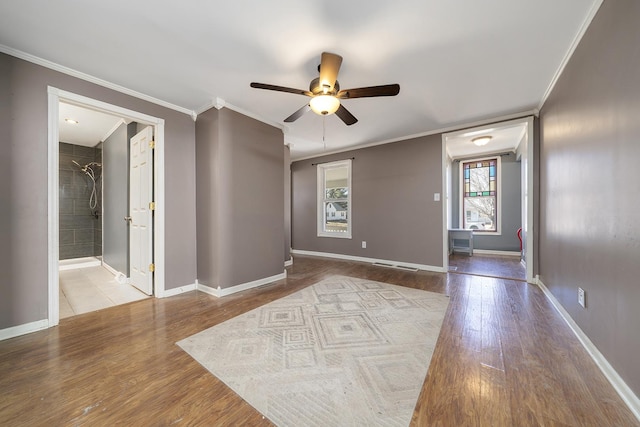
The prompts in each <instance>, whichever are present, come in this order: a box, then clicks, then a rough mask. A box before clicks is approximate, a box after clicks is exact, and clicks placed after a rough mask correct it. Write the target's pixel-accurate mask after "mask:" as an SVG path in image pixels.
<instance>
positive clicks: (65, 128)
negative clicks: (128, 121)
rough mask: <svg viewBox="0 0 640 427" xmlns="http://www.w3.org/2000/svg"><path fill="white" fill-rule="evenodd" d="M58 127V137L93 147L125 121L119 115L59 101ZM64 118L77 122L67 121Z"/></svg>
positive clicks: (62, 140) (61, 139) (64, 140)
mask: <svg viewBox="0 0 640 427" xmlns="http://www.w3.org/2000/svg"><path fill="white" fill-rule="evenodd" d="M59 108H60V114H59V120H58V127H59V129H60V133H59V139H60V141H61V142H67V143H69V144H76V145H84V146H85V147H95V146H96V145H98V144H99V143H100V142H103V141H104V140H105V139H107V138H108V137H109V135H111V133H112V132H113V131H115V130H116V129H117V128H118V126H120V125H121V124H122V123H125V121H124V120H123V119H121V118H119V117H116V116H112V115H109V114H105V113H101V112H98V111H93V110H89V109H87V108H82V107H78V106H75V105H71V104H65V103H62V102H61V103H60V106H59ZM66 119H71V120H75V121H77V122H78V123H69V122H67V121H66Z"/></svg>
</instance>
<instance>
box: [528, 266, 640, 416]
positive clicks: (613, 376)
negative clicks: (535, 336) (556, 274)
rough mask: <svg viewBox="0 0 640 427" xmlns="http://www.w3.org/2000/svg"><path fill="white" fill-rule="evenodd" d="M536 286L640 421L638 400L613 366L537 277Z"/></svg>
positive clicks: (639, 403) (639, 400)
mask: <svg viewBox="0 0 640 427" xmlns="http://www.w3.org/2000/svg"><path fill="white" fill-rule="evenodd" d="M536 282H537V285H538V286H539V287H540V289H542V292H544V294H545V295H546V297H547V298H548V299H549V301H551V304H553V306H554V307H555V308H556V310H557V311H558V313H559V314H560V316H561V317H562V318H563V319H564V321H565V322H567V325H569V328H571V330H572V331H573V333H574V334H575V335H576V337H577V338H578V340H579V341H580V343H581V344H582V346H583V347H584V348H585V350H587V353H589V356H591V358H592V359H593V361H594V362H595V363H596V365H598V368H600V370H601V371H602V373H603V374H604V376H605V377H607V379H608V380H609V382H610V383H611V385H612V386H613V388H614V389H615V390H616V391H617V392H618V394H619V395H620V397H621V398H622V400H623V401H624V403H626V404H627V406H628V407H629V409H630V410H631V412H633V415H635V416H636V418H637V419H638V420H639V421H640V399H638V397H637V396H636V395H635V394H634V393H633V391H632V390H631V389H630V388H629V386H628V385H627V384H626V383H625V382H624V380H623V379H622V378H621V377H620V375H618V373H617V372H616V370H615V369H613V366H611V364H610V363H609V362H608V361H607V359H606V358H605V357H604V356H603V355H602V353H600V350H598V348H597V347H596V346H595V345H594V344H593V343H592V342H591V340H590V339H589V337H588V336H587V335H586V334H585V333H584V332H583V331H582V329H580V327H579V326H578V324H577V323H576V322H575V321H574V320H573V318H571V316H570V315H569V313H568V312H567V310H565V309H564V307H563V306H562V304H560V301H558V300H557V299H556V297H555V296H554V295H553V294H552V293H551V291H550V290H549V289H548V288H547V287H546V286H545V285H544V283H542V280H540V278H539V276H538V277H537V279H536Z"/></svg>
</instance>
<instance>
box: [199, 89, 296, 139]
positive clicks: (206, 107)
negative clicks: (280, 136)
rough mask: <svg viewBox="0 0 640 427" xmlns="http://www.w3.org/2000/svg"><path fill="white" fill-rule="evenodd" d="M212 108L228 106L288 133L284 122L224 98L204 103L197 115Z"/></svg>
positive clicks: (218, 108)
mask: <svg viewBox="0 0 640 427" xmlns="http://www.w3.org/2000/svg"><path fill="white" fill-rule="evenodd" d="M211 108H215V109H216V110H221V109H223V108H228V109H229V110H232V111H235V112H236V113H240V114H242V115H243V116H247V117H250V118H252V119H255V120H257V121H259V122H262V123H265V124H268V125H269V126H273V127H275V128H278V129H280V130H282V131H283V133H286V131H285V129H286V127H285V126H284V125H283V124H282V123H278V122H274V121H273V120H269V119H267V118H265V117H263V116H260V115H258V114H256V113H254V112H252V111H249V110H245V109H244V108H242V107H238V106H237V105H233V104H231V103H229V102H227V101H225V100H224V99H222V98H219V97H216V98H215V99H213V100H211V102H208V103H207V104H205V105H203V106H202V107H200V108H198V109H196V110H195V112H194V113H195V115H196V116H198V115H200V114H202V113H204V112H205V111H207V110H209V109H211Z"/></svg>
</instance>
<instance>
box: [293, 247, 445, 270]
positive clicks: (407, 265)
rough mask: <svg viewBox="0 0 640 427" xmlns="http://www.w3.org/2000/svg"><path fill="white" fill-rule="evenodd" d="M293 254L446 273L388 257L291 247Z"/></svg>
mask: <svg viewBox="0 0 640 427" xmlns="http://www.w3.org/2000/svg"><path fill="white" fill-rule="evenodd" d="M291 252H292V253H293V254H294V255H309V256H317V257H323V258H335V259H343V260H347V261H359V262H367V263H371V264H373V263H376V262H377V263H380V264H387V265H390V266H393V267H399V268H403V267H405V268H413V269H416V268H417V269H418V270H424V271H434V272H436V273H446V271H445V269H444V268H443V267H435V266H433V265H424V264H415V263H412V262H402V261H391V260H388V259H377V258H367V257H360V256H353V255H343V254H334V253H329V252H315V251H303V250H299V249H293V250H292V251H291Z"/></svg>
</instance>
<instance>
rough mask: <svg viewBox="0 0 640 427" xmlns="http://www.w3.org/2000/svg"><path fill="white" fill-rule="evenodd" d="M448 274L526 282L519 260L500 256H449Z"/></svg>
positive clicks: (525, 274) (524, 272)
mask: <svg viewBox="0 0 640 427" xmlns="http://www.w3.org/2000/svg"><path fill="white" fill-rule="evenodd" d="M449 272H450V273H463V274H474V275H477V276H489V277H499V278H502V279H514V280H526V279H527V272H526V270H525V267H524V265H523V264H521V263H520V258H518V257H513V256H500V255H481V254H474V255H473V256H469V255H466V254H457V253H454V254H451V255H449Z"/></svg>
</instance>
